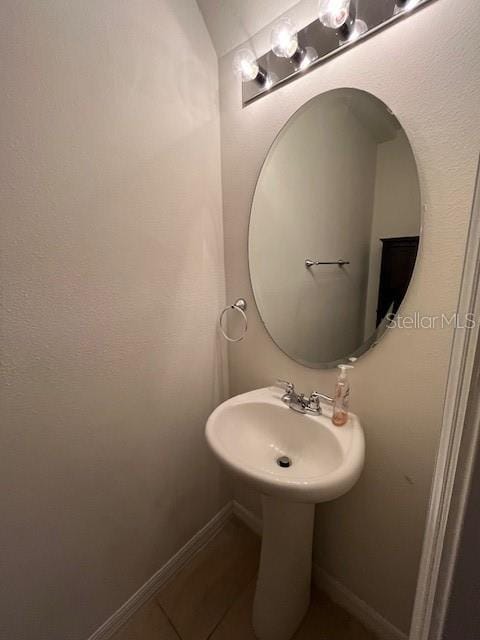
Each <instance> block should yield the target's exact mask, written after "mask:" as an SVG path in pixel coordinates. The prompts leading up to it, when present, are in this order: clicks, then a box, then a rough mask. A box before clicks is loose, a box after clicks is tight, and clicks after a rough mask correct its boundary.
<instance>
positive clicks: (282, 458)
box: [277, 456, 292, 469]
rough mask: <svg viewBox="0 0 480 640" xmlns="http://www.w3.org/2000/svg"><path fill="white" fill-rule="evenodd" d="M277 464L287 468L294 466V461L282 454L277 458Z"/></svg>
mask: <svg viewBox="0 0 480 640" xmlns="http://www.w3.org/2000/svg"><path fill="white" fill-rule="evenodd" d="M277 464H278V466H279V467H282V468H283V469H286V468H287V467H291V466H292V461H291V460H290V458H289V457H288V456H280V458H277Z"/></svg>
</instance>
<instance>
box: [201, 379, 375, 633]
mask: <svg viewBox="0 0 480 640" xmlns="http://www.w3.org/2000/svg"><path fill="white" fill-rule="evenodd" d="M281 396H282V391H281V390H280V389H277V390H275V392H273V391H272V389H258V390H256V391H251V392H250V393H245V394H243V395H241V396H236V397H235V398H232V399H231V400H227V402H224V403H223V404H221V405H220V406H219V407H218V408H217V409H216V410H215V411H214V412H213V413H212V414H211V416H210V417H209V419H208V422H207V428H206V436H207V440H208V443H209V444H210V447H211V448H212V450H213V452H214V453H215V454H216V456H217V457H218V458H219V460H220V462H221V463H222V464H223V465H224V466H226V467H227V468H228V469H230V470H231V471H232V472H233V473H234V474H235V475H236V476H237V477H239V478H242V479H244V480H245V481H247V482H248V483H249V484H251V485H253V486H254V487H255V488H257V489H258V490H259V491H260V492H261V493H262V510H263V535H262V554H261V559H260V568H259V573H258V579H257V588H256V592H255V602H254V605H253V627H254V630H255V635H256V637H257V638H259V640H289V639H290V638H291V637H292V636H293V635H294V633H295V631H296V629H297V628H298V626H299V625H300V623H301V621H302V619H303V617H304V615H305V613H306V611H307V609H308V606H309V602H310V579H311V568H312V540H313V527H314V505H315V503H316V502H325V501H327V500H333V499H335V498H338V497H339V496H341V495H342V494H344V493H346V492H347V491H348V490H349V489H351V488H352V486H353V485H354V484H355V482H356V481H357V480H358V477H359V476H360V473H361V471H362V468H363V463H364V457H365V441H364V436H363V430H362V427H361V425H360V422H359V420H358V418H357V417H356V416H355V415H353V414H350V417H349V420H348V422H347V424H346V425H344V426H343V427H336V426H334V425H333V424H332V422H331V420H330V416H331V408H330V407H324V415H321V416H312V415H306V414H301V413H296V412H295V411H293V410H292V409H290V408H289V407H287V405H286V404H285V403H283V402H282V401H281ZM282 456H286V457H287V458H289V459H290V461H291V466H289V467H286V468H283V467H281V466H279V464H278V463H277V460H278V458H280V457H282Z"/></svg>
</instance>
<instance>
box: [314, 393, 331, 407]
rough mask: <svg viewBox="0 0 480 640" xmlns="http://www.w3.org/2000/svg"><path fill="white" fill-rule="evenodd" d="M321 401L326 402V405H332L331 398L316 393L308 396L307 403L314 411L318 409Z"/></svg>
mask: <svg viewBox="0 0 480 640" xmlns="http://www.w3.org/2000/svg"><path fill="white" fill-rule="evenodd" d="M322 401H323V402H326V403H327V404H333V398H331V397H330V396H327V395H325V394H324V393H319V392H318V391H313V393H311V394H310V398H309V400H308V403H309V404H310V406H313V407H314V408H315V409H320V402H322Z"/></svg>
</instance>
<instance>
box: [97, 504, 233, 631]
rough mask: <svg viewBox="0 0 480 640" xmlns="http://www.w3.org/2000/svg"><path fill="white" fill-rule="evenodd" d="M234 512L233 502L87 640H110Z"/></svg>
mask: <svg viewBox="0 0 480 640" xmlns="http://www.w3.org/2000/svg"><path fill="white" fill-rule="evenodd" d="M232 512H233V505H232V503H231V502H229V503H228V504H226V505H225V506H224V507H223V509H222V510H221V511H219V512H218V513H217V514H216V515H215V516H214V517H213V518H212V519H211V520H210V522H207V524H206V525H205V526H204V527H203V528H202V529H200V531H198V532H197V533H196V534H195V535H194V536H193V538H191V539H190V540H189V541H188V542H187V543H186V544H185V545H184V546H183V547H182V548H181V549H180V550H179V551H178V552H177V553H176V554H175V555H174V556H173V557H172V558H170V560H169V561H168V562H167V563H166V564H164V565H163V567H161V568H160V569H159V570H158V571H157V572H156V573H155V574H154V575H153V576H152V577H151V578H149V579H148V580H147V582H145V584H144V585H143V586H141V587H140V589H138V591H136V592H135V593H134V594H133V595H132V596H131V597H130V598H129V599H128V600H127V601H126V602H125V603H124V604H122V606H121V607H120V609H118V610H117V611H115V613H113V614H112V615H111V616H110V617H109V618H108V620H106V621H105V622H104V623H103V624H102V626H101V627H99V628H98V629H97V630H96V631H95V632H94V633H93V634H92V635H91V636H90V637H89V639H88V640H108V639H109V638H111V637H112V635H113V634H114V633H115V632H116V631H118V629H120V627H122V626H123V625H124V624H125V623H126V622H127V621H128V620H129V618H130V617H131V616H133V614H134V613H135V612H136V611H137V610H138V609H140V607H141V606H142V605H143V604H145V603H146V602H147V601H148V600H150V598H151V597H152V596H153V595H154V594H155V593H156V592H157V591H158V589H160V588H161V587H162V586H163V585H164V584H165V583H166V582H167V580H169V579H170V578H171V577H172V576H173V575H174V574H175V573H176V572H177V571H179V570H180V569H181V568H182V567H183V566H184V565H186V564H187V562H188V561H189V560H190V559H191V558H192V556H194V555H195V554H196V553H197V552H198V551H200V549H201V548H202V547H204V546H205V545H206V544H207V543H208V542H209V541H210V540H211V539H212V538H213V537H214V536H215V534H216V533H217V532H218V531H219V530H220V529H221V528H222V527H223V526H224V525H225V523H226V522H227V520H228V519H229V518H230V516H231V515H232Z"/></svg>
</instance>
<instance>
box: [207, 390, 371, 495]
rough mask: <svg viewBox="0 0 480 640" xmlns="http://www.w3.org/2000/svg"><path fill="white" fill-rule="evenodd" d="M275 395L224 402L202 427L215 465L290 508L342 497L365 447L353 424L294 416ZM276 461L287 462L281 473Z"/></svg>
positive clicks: (360, 464)
mask: <svg viewBox="0 0 480 640" xmlns="http://www.w3.org/2000/svg"><path fill="white" fill-rule="evenodd" d="M281 395H282V392H281V390H278V392H277V393H275V394H274V393H273V392H272V390H271V389H257V390H256V391H251V392H250V393H245V394H243V395H240V396H236V397H234V398H231V399H230V400H227V401H226V402H224V403H223V404H222V405H220V406H219V407H218V408H217V409H216V410H215V411H214V412H213V413H212V414H211V416H210V418H209V419H208V422H207V429H206V435H207V440H208V442H209V444H210V446H211V448H212V449H213V451H214V453H215V454H216V455H217V456H218V458H219V459H220V461H221V462H222V463H223V464H224V465H225V466H226V467H227V468H229V469H230V470H231V471H232V472H234V473H235V474H236V475H237V476H240V477H241V478H243V479H245V480H246V481H247V482H248V483H249V484H253V485H254V486H255V487H256V488H257V489H258V490H259V491H261V492H262V493H264V494H267V495H270V496H276V497H278V498H283V499H285V500H288V501H292V502H308V503H316V502H325V501H327V500H333V499H334V498H338V497H339V496H341V495H343V494H344V493H346V492H347V491H348V490H349V489H351V488H352V486H353V485H354V484H355V482H356V481H357V480H358V477H359V476H360V473H361V471H362V468H363V463H364V456H365V441H364V436H363V430H362V427H361V425H360V422H359V421H358V418H357V417H356V416H355V415H353V414H350V418H349V421H348V422H347V424H346V425H344V426H343V427H336V426H334V425H333V424H332V422H331V420H330V415H331V409H330V408H329V407H325V408H324V412H325V414H324V415H322V416H311V415H306V414H300V413H296V412H295V411H292V409H289V408H288V407H287V405H286V404H284V403H283V402H282V401H281V399H280V397H281ZM281 456H287V457H288V458H290V460H291V466H290V467H288V468H282V467H280V466H279V464H278V463H277V459H278V458H279V457H281Z"/></svg>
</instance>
